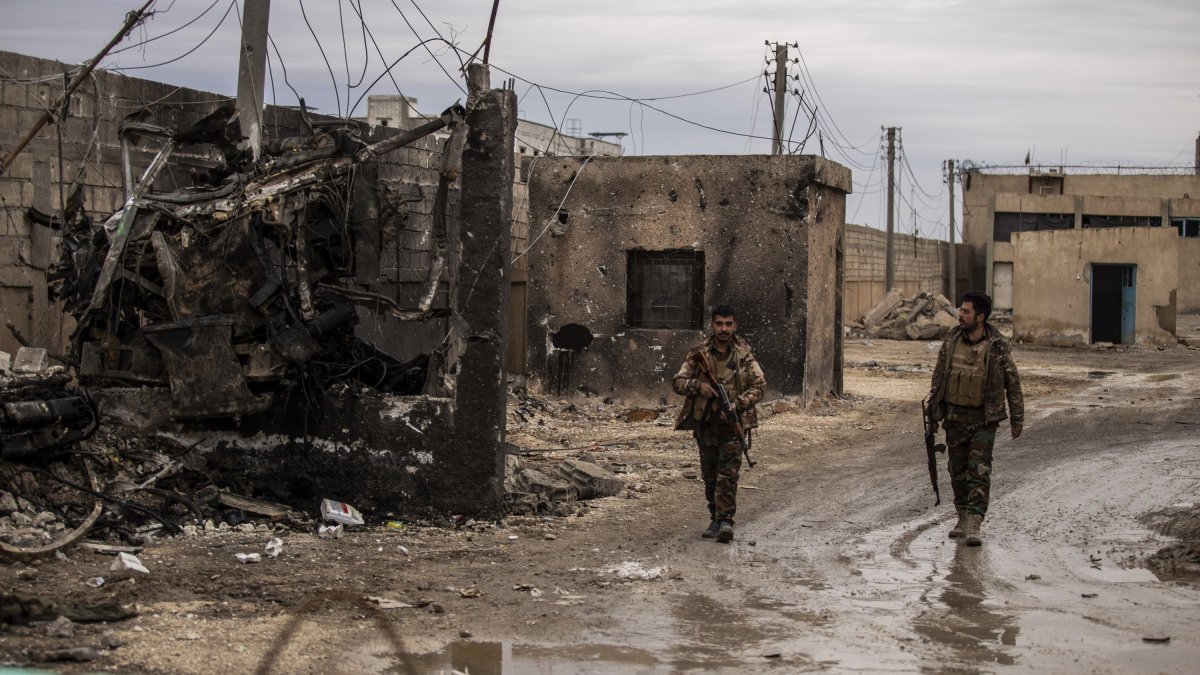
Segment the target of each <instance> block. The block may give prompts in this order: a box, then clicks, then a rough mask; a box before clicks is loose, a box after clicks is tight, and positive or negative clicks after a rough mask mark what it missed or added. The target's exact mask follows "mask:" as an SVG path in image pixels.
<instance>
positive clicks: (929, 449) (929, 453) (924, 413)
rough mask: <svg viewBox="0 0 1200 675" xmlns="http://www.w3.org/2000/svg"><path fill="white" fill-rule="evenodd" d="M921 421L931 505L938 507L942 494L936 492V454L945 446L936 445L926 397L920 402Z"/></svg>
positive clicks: (935, 435)
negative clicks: (927, 465)
mask: <svg viewBox="0 0 1200 675" xmlns="http://www.w3.org/2000/svg"><path fill="white" fill-rule="evenodd" d="M921 421H922V422H923V423H924V425H925V456H926V458H927V459H928V460H929V482H930V483H932V484H933V497H934V502H933V505H934V506H939V505H941V503H942V494H941V492H939V491H938V482H937V478H938V466H937V453H939V452H945V451H946V446H945V444H943V443H936V441H937V430H938V424H937V421H936V420H934V419H933V415H932V414H930V410H929V398H928V397H926V398H925V400H924V401H921ZM935 443H936V444H935Z"/></svg>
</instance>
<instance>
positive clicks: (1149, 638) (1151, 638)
mask: <svg viewBox="0 0 1200 675" xmlns="http://www.w3.org/2000/svg"><path fill="white" fill-rule="evenodd" d="M1170 641H1171V638H1170V637H1168V636H1166V635H1145V636H1143V637H1142V642H1152V643H1154V644H1160V645H1165V644H1166V643H1168V642H1170Z"/></svg>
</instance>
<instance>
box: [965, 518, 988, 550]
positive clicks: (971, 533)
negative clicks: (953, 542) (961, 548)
mask: <svg viewBox="0 0 1200 675" xmlns="http://www.w3.org/2000/svg"><path fill="white" fill-rule="evenodd" d="M981 525H983V516H981V515H979V514H978V513H969V514H967V524H966V527H965V528H964V529H963V533H964V535H965V538H966V540H967V546H979V545H981V544H983V537H982V536H980V534H979V527H980V526H981Z"/></svg>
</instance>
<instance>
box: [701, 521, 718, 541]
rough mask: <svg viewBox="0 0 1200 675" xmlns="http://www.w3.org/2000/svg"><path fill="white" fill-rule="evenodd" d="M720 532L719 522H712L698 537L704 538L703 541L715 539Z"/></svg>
mask: <svg viewBox="0 0 1200 675" xmlns="http://www.w3.org/2000/svg"><path fill="white" fill-rule="evenodd" d="M720 531H721V521H719V520H714V521H712V522H711V523H709V524H708V529H706V530H704V531H703V532H701V533H700V536H701V537H704V538H705V539H716V538H717V534H718V533H720Z"/></svg>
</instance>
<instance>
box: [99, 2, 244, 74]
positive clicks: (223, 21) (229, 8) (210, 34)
mask: <svg viewBox="0 0 1200 675" xmlns="http://www.w3.org/2000/svg"><path fill="white" fill-rule="evenodd" d="M236 4H237V0H233V1H232V2H230V3H229V6H228V7H226V8H225V13H224V14H222V15H221V20H220V21H219V22H217V25H216V26H214V27H213V29H212V30H211V31H209V33H208V35H205V36H204V39H203V40H201V41H200V44H198V45H196V46H195V47H192V48H191V49H189V50H187V51H186V52H184V53H182V54H180V55H179V56H176V57H175V58H173V59H170V60H168V61H163V62H161V63H151V64H148V65H144V66H123V67H113V68H109V69H108V70H113V71H117V72H122V73H123V72H125V71H127V70H145V69H147V68H157V67H159V66H165V65H168V64H171V63H175V62H176V61H180V60H182V59H184V58H186V57H188V56H190V55H191V54H192V53H193V52H195V51H196V50H197V49H200V48H201V47H203V46H204V45H205V44H206V43H207V42H208V41H209V40H210V39H211V38H212V36H213V35H214V34H215V33H216V32H217V30H218V29H220V28H221V26H222V25H223V24H224V23H225V19H227V18H229V11H230V10H231V9H233V7H234V5H236Z"/></svg>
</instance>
